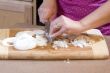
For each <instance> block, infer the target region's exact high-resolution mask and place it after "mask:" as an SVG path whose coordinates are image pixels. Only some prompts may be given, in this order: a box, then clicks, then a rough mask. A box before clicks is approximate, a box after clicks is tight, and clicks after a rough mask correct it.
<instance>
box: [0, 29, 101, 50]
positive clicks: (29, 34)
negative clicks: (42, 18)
mask: <svg viewBox="0 0 110 73" xmlns="http://www.w3.org/2000/svg"><path fill="white" fill-rule="evenodd" d="M65 36H66V37H65ZM72 37H73V38H72V39H70V37H69V36H68V35H67V34H63V35H62V36H61V37H57V38H56V39H54V41H53V42H52V44H51V47H53V48H54V49H60V48H62V49H65V48H68V47H69V46H73V47H80V48H85V47H92V44H94V43H95V41H94V40H93V38H92V37H88V35H85V34H82V35H80V36H77V37H75V38H74V36H72ZM96 40H99V39H97V38H96ZM2 43H3V45H4V46H13V47H14V48H15V49H18V50H30V49H33V48H35V47H44V48H45V47H46V46H48V39H47V38H46V32H45V31H44V30H32V31H20V32H17V33H16V35H15V37H9V38H6V39H4V40H3V41H2Z"/></svg>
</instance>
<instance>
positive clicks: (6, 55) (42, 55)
mask: <svg viewBox="0 0 110 73" xmlns="http://www.w3.org/2000/svg"><path fill="white" fill-rule="evenodd" d="M1 30H2V29H1ZM22 30H32V29H10V30H9V34H8V35H9V36H14V35H15V34H16V32H19V31H22ZM87 33H88V34H91V35H94V34H96V35H98V36H99V38H100V37H101V38H103V36H102V35H101V33H100V31H98V30H95V29H94V30H91V31H87ZM7 37H8V36H7ZM0 47H1V48H0V51H1V52H0V56H1V57H0V58H1V59H37V60H38V59H41V60H45V59H48V60H49V59H51V60H53V59H60V60H61V59H106V58H108V56H109V52H108V48H107V45H106V42H105V40H104V38H103V39H101V40H99V41H97V43H95V44H93V46H92V47H85V48H78V47H74V46H72V47H69V48H68V49H64V48H59V49H58V50H55V49H53V48H52V46H51V45H50V44H48V46H46V47H36V48H34V49H33V50H28V51H18V50H16V49H15V48H14V47H4V46H3V45H0ZM2 51H3V52H2Z"/></svg>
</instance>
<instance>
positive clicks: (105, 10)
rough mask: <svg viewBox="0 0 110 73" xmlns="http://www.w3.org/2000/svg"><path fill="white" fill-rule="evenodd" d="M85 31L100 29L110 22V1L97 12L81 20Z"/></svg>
mask: <svg viewBox="0 0 110 73" xmlns="http://www.w3.org/2000/svg"><path fill="white" fill-rule="evenodd" d="M80 22H81V23H82V24H83V26H84V30H88V29H92V28H97V27H100V26H102V25H104V24H106V23H109V22H110V0H108V2H106V3H104V4H103V5H102V6H101V7H99V8H98V9H97V10H95V11H94V12H92V13H91V14H89V15H88V16H86V17H85V18H83V19H81V20H80Z"/></svg>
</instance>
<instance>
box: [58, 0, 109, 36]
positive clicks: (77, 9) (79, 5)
mask: <svg viewBox="0 0 110 73" xmlns="http://www.w3.org/2000/svg"><path fill="white" fill-rule="evenodd" d="M106 1H107V0H57V3H58V16H60V15H65V16H67V17H69V18H71V19H73V20H77V21H78V20H80V19H82V18H84V17H85V16H87V15H88V14H90V13H91V12H93V11H94V10H96V9H97V8H98V7H100V6H101V5H102V4H103V3H105V2H106ZM99 29H100V30H101V32H102V33H103V34H105V35H110V24H109V23H108V24H105V25H104V26H102V27H99Z"/></svg>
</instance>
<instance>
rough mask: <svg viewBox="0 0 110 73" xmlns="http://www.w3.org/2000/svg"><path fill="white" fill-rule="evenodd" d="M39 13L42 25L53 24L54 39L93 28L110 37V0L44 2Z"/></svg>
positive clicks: (51, 0)
mask: <svg viewBox="0 0 110 73" xmlns="http://www.w3.org/2000/svg"><path fill="white" fill-rule="evenodd" d="M38 13H39V17H40V21H41V22H42V23H45V22H47V21H50V22H51V29H50V35H51V36H52V37H56V36H59V35H61V34H62V33H68V34H80V33H81V32H83V31H86V30H88V29H92V28H98V29H100V30H101V32H102V33H103V34H104V35H110V0H43V3H42V4H41V6H40V8H39V9H38Z"/></svg>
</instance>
